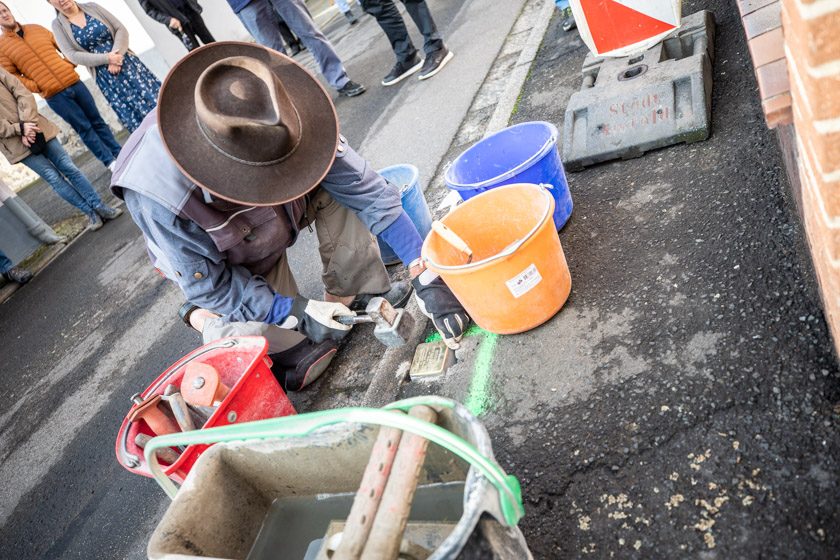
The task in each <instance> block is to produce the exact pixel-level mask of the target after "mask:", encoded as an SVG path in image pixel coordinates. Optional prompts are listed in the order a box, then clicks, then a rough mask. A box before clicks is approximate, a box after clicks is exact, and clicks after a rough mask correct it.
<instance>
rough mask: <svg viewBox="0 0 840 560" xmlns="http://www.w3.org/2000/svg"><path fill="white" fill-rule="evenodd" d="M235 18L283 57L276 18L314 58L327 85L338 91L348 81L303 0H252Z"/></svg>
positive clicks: (284, 49) (341, 66)
mask: <svg viewBox="0 0 840 560" xmlns="http://www.w3.org/2000/svg"><path fill="white" fill-rule="evenodd" d="M236 15H237V16H238V17H239V20H240V21H241V22H242V24H243V25H244V26H245V29H247V30H248V33H250V34H251V35H252V36H253V37H254V39H256V41H257V42H258V43H259V44H261V45H263V46H265V47H268V48H270V49H274V50H276V51H278V52H281V53H283V54H286V48H285V47H284V46H283V37H282V36H281V35H280V27H279V25H278V23H277V16H280V17H281V18H282V19H283V21H285V22H286V25H288V26H289V29H291V30H292V32H294V34H295V35H297V36H298V38H299V39H300V41H301V42H302V43H303V44H304V45H305V46H306V48H307V49H308V50H309V52H311V53H312V56H313V57H315V61H316V62H317V63H318V67H319V68H320V69H321V74H323V75H324V79H325V80H327V82H328V83H329V84H330V86H332V87H333V88H335V89H341V88H343V87H344V86H345V85H346V84H347V82H349V81H350V78H348V77H347V70H345V69H344V64H343V63H342V62H341V59H340V58H338V54H336V52H335V49H334V48H333V46H332V44H331V43H330V42H329V41H328V40H327V38H326V37H325V36H324V34H323V33H321V30H320V29H318V27H317V26H316V25H315V21H314V20H313V19H312V15H311V14H310V13H309V10H308V9H307V8H306V5H305V4H304V3H303V0H252V1H251V3H249V4H248V5H247V6H245V7H244V8H242V10H240V12H239V13H238V14H236Z"/></svg>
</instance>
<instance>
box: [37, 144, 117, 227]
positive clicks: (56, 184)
mask: <svg viewBox="0 0 840 560" xmlns="http://www.w3.org/2000/svg"><path fill="white" fill-rule="evenodd" d="M22 163H23V164H25V165H26V166H27V167H28V168H30V169H31V170H32V171H34V172H35V173H37V174H38V175H40V176H41V178H42V179H43V180H44V181H46V182H47V183H49V185H50V186H51V187H52V188H53V190H54V191H55V192H56V193H58V195H59V196H60V197H61V198H63V199H64V200H66V201H67V202H69V203H70V204H72V205H73V206H75V207H76V208H78V209H79V210H81V211H82V212H84V213H85V215H87V216H90V215H92V214H95V213H96V209H97V208H101V207H102V206H103V204H102V199H101V198H99V195H98V194H96V191H95V190H94V188H93V185H91V184H90V181H88V180H87V177H85V176H84V175H83V174H82V172H81V171H79V168H78V167H76V164H75V163H73V159H72V158H71V157H70V154H68V153H67V152H66V151H65V150H64V148H63V147H62V146H61V142H59V141H58V140H57V139H55V138H53V139H52V140H50V141H49V142H47V147H46V149H45V150H44V152H43V153H40V154H37V155H36V154H30V155H28V156H26V157H25V158H23V161H22Z"/></svg>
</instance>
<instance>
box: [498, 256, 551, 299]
mask: <svg viewBox="0 0 840 560" xmlns="http://www.w3.org/2000/svg"><path fill="white" fill-rule="evenodd" d="M540 282H542V276H541V275H540V271H539V270H537V266H536V265H533V264H532V265H531V266H529V267H528V268H526V269H525V270H523V271H522V272H520V273H519V274H517V275H516V276H515V277H513V278H511V279H510V280H508V281H507V282H505V284H507V287H508V290H510V293H512V294H513V297H515V298H521V297H522V296H524V295H525V294H527V293H528V292H530V291H531V290H533V289H534V287H535V286H536V285H537V284H539V283H540Z"/></svg>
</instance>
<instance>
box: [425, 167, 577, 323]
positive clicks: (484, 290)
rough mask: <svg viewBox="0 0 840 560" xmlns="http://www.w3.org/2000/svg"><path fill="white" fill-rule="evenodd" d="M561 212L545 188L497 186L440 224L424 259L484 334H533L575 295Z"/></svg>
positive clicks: (475, 198) (540, 186) (463, 205)
mask: <svg viewBox="0 0 840 560" xmlns="http://www.w3.org/2000/svg"><path fill="white" fill-rule="evenodd" d="M553 213H554V197H552V196H551V194H550V193H549V192H548V191H547V190H546V188H545V186H543V185H530V184H518V185H507V186H503V187H496V188H494V189H492V190H489V191H486V192H484V193H481V194H480V195H478V196H475V197H473V198H471V199H469V200H467V201H466V202H464V203H463V204H461V205H460V206H458V207H456V208H455V210H453V211H452V212H451V213H450V214H449V215H447V216H446V217H445V218H443V220H442V221H441V222H435V223H434V224H433V225H432V232H431V233H429V235H428V236H427V237H426V241H425V242H424V243H423V253H422V254H423V258H424V259H425V260H426V263H427V265H428V268H430V269H431V270H433V271H434V272H437V273H438V274H440V276H441V278H442V279H443V280H444V282H446V284H447V285H448V286H449V288H450V289H451V290H452V292H453V293H454V294H455V297H457V298H458V300H459V301H460V302H461V304H462V305H463V306H464V309H466V310H467V313H469V315H470V317H472V318H473V320H474V321H475V322H476V324H477V325H478V326H480V327H481V328H483V329H485V330H488V331H490V332H493V333H497V334H515V333H520V332H524V331H527V330H529V329H533V328H534V327H536V326H538V325H541V324H543V323H545V322H546V321H548V320H549V319H551V318H552V317H553V316H554V315H555V314H556V313H557V312H558V311H560V308H561V307H563V304H564V303H566V300H567V299H568V297H569V292H570V291H571V289H572V278H571V275H570V274H569V267H568V265H567V264H566V257H565V255H564V254H563V247H561V245H560V239H559V238H558V237H557V231H556V230H555V228H554V221H553V220H552V214H553Z"/></svg>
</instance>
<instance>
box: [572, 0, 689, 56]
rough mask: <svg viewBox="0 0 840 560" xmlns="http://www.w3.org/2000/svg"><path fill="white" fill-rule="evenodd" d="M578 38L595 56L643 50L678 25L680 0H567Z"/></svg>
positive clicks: (624, 54) (624, 53)
mask: <svg viewBox="0 0 840 560" xmlns="http://www.w3.org/2000/svg"><path fill="white" fill-rule="evenodd" d="M571 6H572V11H573V12H574V14H575V21H576V22H577V26H578V30H579V32H580V36H581V39H583V42H584V43H586V46H587V47H589V50H590V51H592V54H594V55H596V56H627V55H630V54H633V53H635V52H638V51H643V50H645V49H647V48H649V47H651V46H653V45H654V44H656V43H657V42H658V41H660V40H662V38H664V37H665V36H666V35H668V34H669V33H671V32H672V31H674V30H675V29H677V28H678V27H679V26H680V12H681V2H680V0H571Z"/></svg>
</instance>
